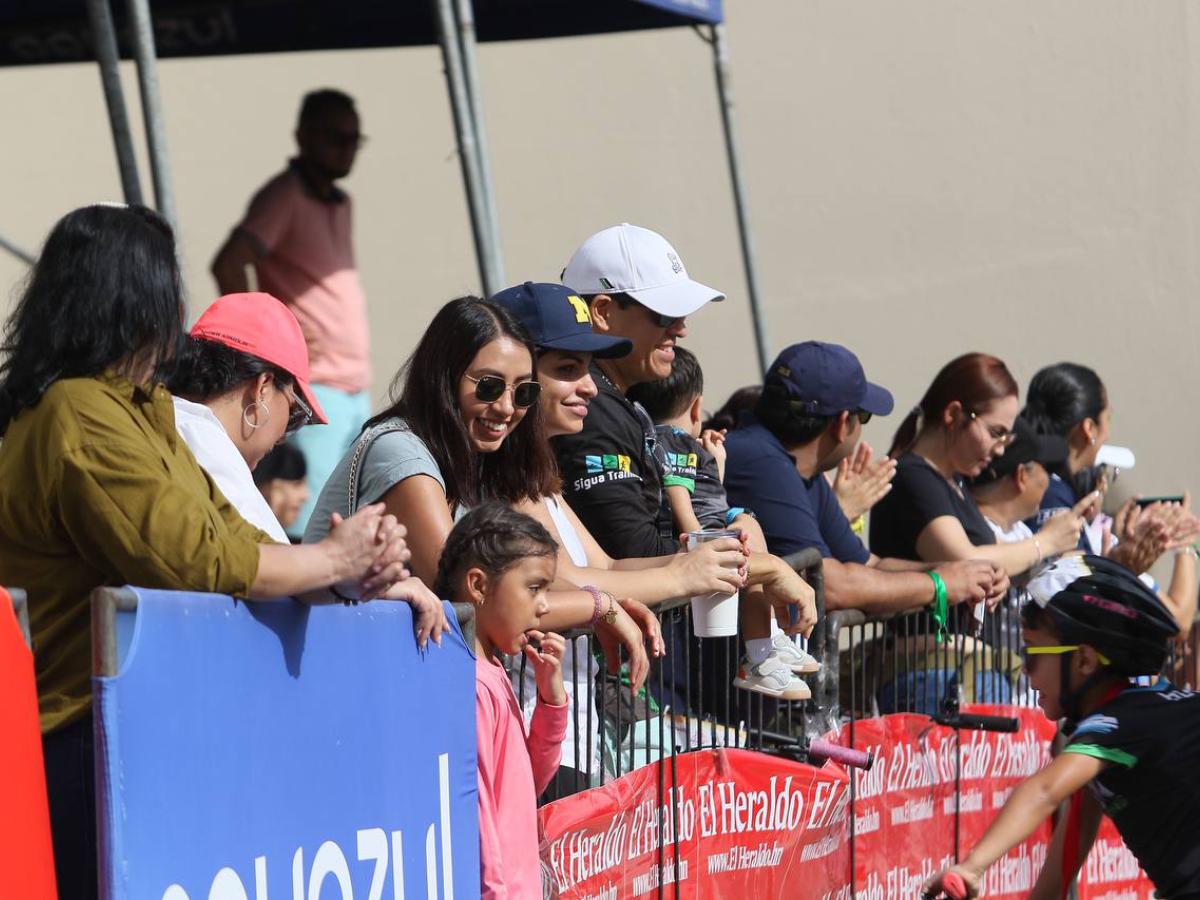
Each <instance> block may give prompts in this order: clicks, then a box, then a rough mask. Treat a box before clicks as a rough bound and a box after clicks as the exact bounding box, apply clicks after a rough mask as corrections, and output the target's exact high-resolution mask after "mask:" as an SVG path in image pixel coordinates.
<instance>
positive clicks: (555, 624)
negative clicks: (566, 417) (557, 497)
mask: <svg viewBox="0 0 1200 900" xmlns="http://www.w3.org/2000/svg"><path fill="white" fill-rule="evenodd" d="M536 355H537V354H536V348H535V347H534V345H533V343H532V341H530V339H529V335H528V334H527V332H526V331H525V328H524V326H522V325H521V323H520V322H519V321H518V320H517V319H516V317H514V316H513V314H512V313H511V312H509V311H508V310H507V309H505V308H504V307H502V306H498V305H497V304H494V303H490V302H488V301H486V300H482V299H480V298H479V297H459V298H458V299H456V300H451V301H450V302H449V303H447V304H446V305H445V306H443V307H442V308H441V310H440V311H439V312H438V313H437V315H436V316H434V318H433V321H432V322H430V324H429V327H428V328H427V329H426V330H425V333H424V335H422V337H421V340H420V342H418V344H417V347H416V349H415V350H414V351H413V354H412V356H411V357H409V359H408V361H407V362H406V363H405V364H404V366H403V367H402V368H401V369H400V371H399V372H398V373H397V375H396V377H395V379H394V380H393V382H392V396H393V398H394V399H393V401H392V404H391V405H390V406H389V407H388V408H387V409H385V410H384V411H383V412H381V413H380V414H379V415H377V416H375V417H374V418H372V419H370V420H368V421H367V423H366V425H365V426H364V427H363V431H362V434H360V435H359V437H358V439H357V440H356V441H355V442H354V444H352V445H351V447H350V449H349V451H347V453H346V455H345V456H344V457H343V458H342V460H341V462H339V463H338V464H337V466H336V467H335V468H334V470H333V475H331V476H330V478H329V481H328V482H326V484H325V487H324V488H323V489H322V491H321V495H320V497H319V498H318V499H317V504H316V511H315V513H314V514H313V517H312V519H311V520H310V521H309V525H308V529H307V531H306V532H305V535H304V540H305V541H306V542H307V541H311V540H316V539H319V538H320V537H321V536H322V535H323V534H324V528H323V526H322V523H323V522H326V521H328V519H329V516H330V515H331V514H334V513H339V514H341V515H347V514H349V513H350V512H351V511H353V509H354V508H356V507H357V506H358V505H359V504H362V503H373V502H376V501H382V502H383V503H384V504H385V505H386V507H387V510H388V512H390V513H392V514H393V515H395V516H396V517H397V518H398V519H399V520H400V521H401V522H403V523H404V524H405V525H406V526H407V528H408V542H409V548H410V549H411V551H412V570H413V573H414V574H415V575H417V577H418V578H421V579H422V580H423V581H425V582H426V583H427V584H429V583H432V579H433V578H434V577H435V576H436V575H437V567H438V560H439V558H440V557H441V553H442V547H443V546H444V545H445V543H446V538H447V537H448V536H449V534H450V530H451V529H452V528H453V526H454V522H455V521H457V520H458V519H459V518H461V517H462V516H463V515H464V514H465V513H466V512H467V511H468V510H470V509H471V508H472V507H474V506H477V505H478V504H479V503H480V502H482V501H484V500H503V501H505V502H506V503H508V504H510V505H513V506H517V505H520V504H522V503H525V502H527V501H538V500H539V499H540V498H541V497H546V496H550V495H553V494H557V493H558V491H559V479H558V468H557V466H556V464H555V461H554V457H553V456H552V455H551V453H550V450H549V447H548V446H547V443H546V441H545V438H544V435H543V425H542V415H543V412H542V409H541V407H540V404H539V403H538V397H539V394H540V392H541V385H540V384H539V383H538V380H537V365H536ZM597 607H598V604H594V602H593V598H592V597H591V596H590V595H588V594H587V593H585V592H583V591H578V590H556V591H554V592H552V593H551V594H550V612H549V613H547V615H546V616H544V617H543V623H544V624H545V627H546V628H548V629H550V630H551V631H563V630H569V629H571V628H579V627H585V626H588V625H589V624H591V625H593V626H601V628H600V632H601V637H602V639H604V640H608V641H613V640H619V641H620V642H621V643H623V644H624V645H625V646H626V647H627V648H628V650H629V652H630V656H631V661H630V668H631V673H632V676H633V680H634V683H635V684H640V682H641V680H642V679H644V678H645V675H646V672H647V671H648V669H649V661H648V659H647V656H646V650H645V648H644V646H643V645H642V635H641V632H640V631H639V625H638V624H637V623H635V622H634V620H633V619H632V618H630V615H629V613H628V612H627V611H626V610H625V609H623V608H622V607H621V605H620V604H618V603H616V601H615V598H614V599H612V600H610V601H609V602H608V603H607V605H606V606H605V607H604V608H603V609H602V610H600V612H601V613H602V614H603V615H602V617H601V616H597V615H595V612H596V610H597ZM646 618H647V619H649V620H650V621H649V622H643V624H645V625H647V626H649V625H650V622H652V621H653V619H652V617H646ZM610 645H611V644H610ZM614 649H615V647H614ZM614 659H615V656H614Z"/></svg>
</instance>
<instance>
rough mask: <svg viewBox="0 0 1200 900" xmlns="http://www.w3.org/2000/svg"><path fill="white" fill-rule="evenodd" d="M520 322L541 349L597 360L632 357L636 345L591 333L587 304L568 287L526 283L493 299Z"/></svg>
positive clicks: (503, 291)
mask: <svg viewBox="0 0 1200 900" xmlns="http://www.w3.org/2000/svg"><path fill="white" fill-rule="evenodd" d="M492 302H493V303H498V304H499V305H501V306H503V307H504V308H506V309H507V310H508V311H509V312H511V313H512V314H513V315H514V316H516V317H517V318H518V319H520V320H521V324H522V325H524V326H525V328H526V330H527V331H528V332H529V336H530V337H531V338H533V342H534V343H535V344H536V345H537V346H538V347H539V348H541V349H546V350H567V351H572V350H573V351H575V352H577V353H590V354H592V355H593V356H595V357H596V358H597V359H616V358H618V357H621V356H627V355H629V352H630V351H631V350H632V349H633V342H632V341H630V340H628V339H626V338H619V337H607V336H606V335H603V334H596V333H595V332H593V331H592V314H591V312H590V311H589V310H588V305H587V301H585V300H584V299H583V298H582V297H580V296H579V295H577V294H576V293H575V292H574V291H573V290H571V289H570V288H569V287H566V286H565V285H561V284H550V283H548V282H547V283H539V282H533V281H526V282H525V283H524V284H518V285H516V286H515V287H510V288H505V289H504V290H502V291H500V292H499V293H497V294H496V295H495V296H494V297H492Z"/></svg>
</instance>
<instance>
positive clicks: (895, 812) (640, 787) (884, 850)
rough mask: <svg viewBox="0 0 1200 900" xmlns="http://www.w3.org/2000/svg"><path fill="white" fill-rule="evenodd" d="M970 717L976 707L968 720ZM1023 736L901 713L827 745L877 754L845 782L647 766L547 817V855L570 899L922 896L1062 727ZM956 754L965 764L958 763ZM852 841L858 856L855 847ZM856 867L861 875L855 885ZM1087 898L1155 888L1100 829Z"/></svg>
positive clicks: (1018, 871)
mask: <svg viewBox="0 0 1200 900" xmlns="http://www.w3.org/2000/svg"><path fill="white" fill-rule="evenodd" d="M964 711H966V710H964ZM970 711H971V712H977V713H984V714H992V715H1005V716H1013V717H1016V718H1018V719H1019V720H1020V726H1021V727H1020V729H1019V730H1018V731H1017V732H1016V733H1015V734H998V733H992V732H971V731H963V732H961V744H960V743H959V741H960V736H959V735H956V733H955V731H954V730H953V729H951V728H946V727H944V726H941V725H936V724H934V723H933V722H932V721H931V720H930V719H929V718H928V717H926V716H918V715H909V714H900V715H889V716H884V717H881V718H875V719H865V720H860V721H857V722H855V723H854V729H853V741H851V729H850V726H849V725H846V726H844V727H843V728H842V729H840V730H839V731H838V732H835V733H834V734H832V735H830V736H829V738H830V739H831V740H833V741H835V742H837V743H840V744H843V745H845V746H851V745H853V746H854V747H856V748H858V749H862V750H869V751H870V752H871V753H872V754H873V755H874V757H875V764H874V766H873V767H872V768H871V769H870V770H868V771H854V772H853V773H852V774H853V777H854V779H855V784H854V788H855V790H854V794H855V798H854V803H853V807H852V806H851V801H850V793H851V792H850V780H849V779H850V777H851V776H850V775H848V774H847V771H845V770H843V769H842V768H841V767H839V766H837V765H835V764H833V763H829V764H827V765H825V766H824V767H823V768H819V769H818V768H815V767H813V766H810V765H804V764H800V763H796V762H791V761H789V760H785V759H780V758H778V757H774V756H767V755H765V754H761V753H754V752H750V751H746V750H734V749H718V750H700V751H694V752H691V753H685V754H680V755H678V756H676V757H674V758H673V759H672V758H668V759H666V760H664V761H662V762H658V763H654V764H652V765H649V766H644V767H642V768H640V769H637V770H635V771H633V772H631V773H630V774H628V775H626V776H624V777H623V778H619V779H617V780H616V781H614V782H612V783H610V784H607V785H605V786H603V787H600V788H594V789H592V790H590V791H585V792H584V793H581V794H576V795H575V796H572V797H568V798H566V799H564V800H559V801H557V802H555V803H551V804H548V805H547V806H545V807H543V808H542V809H541V811H540V816H541V825H542V830H543V834H544V835H545V841H544V844H543V856H544V859H545V861H546V863H547V864H548V865H549V866H550V868H551V870H552V871H553V872H554V874H555V876H556V878H557V879H558V884H559V891H560V896H561V897H563V898H572V900H616V898H623V897H634V898H636V897H644V896H657V895H658V889H659V886H660V885H663V886H669V887H670V890H669V891H664V892H663V895H664V896H670V897H675V896H676V893H675V892H676V885H678V896H680V897H687V898H690V897H698V898H699V897H702V898H736V900H744V898H746V897H812V898H820V900H841V898H846V900H848V898H850V897H852V896H853V897H855V898H864V900H885V898H893V897H916V896H919V893H920V886H921V883H922V882H923V881H924V880H925V879H926V878H927V877H928V876H929V875H930V874H931V873H932V872H934V871H936V870H937V869H939V868H941V867H942V866H943V865H947V864H949V863H950V862H952V861H953V860H954V859H955V856H956V847H955V842H956V840H957V842H958V850H960V851H962V852H965V851H966V850H967V849H968V848H969V847H970V846H971V845H972V844H973V843H974V842H975V841H977V840H978V839H979V838H980V837H981V836H982V834H983V832H984V831H985V830H986V828H987V826H988V824H989V823H990V822H991V821H992V819H993V818H994V817H995V815H996V813H997V812H998V811H999V809H1000V807H1002V806H1003V805H1004V801H1005V800H1006V799H1007V798H1008V795H1009V794H1010V793H1011V791H1012V789H1013V788H1014V787H1015V786H1016V785H1017V784H1019V783H1020V782H1021V781H1022V780H1023V779H1024V778H1026V777H1028V776H1029V775H1031V774H1032V773H1034V772H1036V771H1037V770H1038V769H1040V768H1041V767H1042V766H1043V765H1045V764H1046V762H1047V761H1048V760H1049V745H1050V740H1051V738H1052V737H1053V736H1054V726H1053V724H1051V723H1050V722H1048V721H1047V720H1046V719H1045V717H1044V716H1042V714H1041V712H1040V711H1039V710H1036V709H1024V708H1013V707H988V706H974V707H971V708H970ZM956 749H957V753H958V760H957V765H956V758H955V757H956ZM852 841H853V854H852V853H851V842H852ZM1049 842H1050V825H1049V823H1048V822H1047V823H1046V824H1045V825H1043V826H1042V827H1041V828H1040V829H1039V830H1038V831H1037V833H1035V834H1034V835H1033V836H1032V837H1031V838H1030V839H1029V840H1027V841H1026V842H1025V843H1023V844H1021V845H1020V846H1018V847H1016V848H1014V849H1013V850H1012V851H1011V852H1010V853H1009V854H1008V855H1007V856H1005V857H1004V858H1003V859H1002V860H1000V861H999V862H997V863H996V864H995V865H994V866H992V867H991V869H989V870H988V873H987V877H986V881H985V884H984V889H985V894H984V896H987V897H989V898H1000V900H1003V898H1018V897H1025V896H1027V895H1028V893H1029V890H1030V888H1031V887H1032V886H1033V883H1034V881H1036V879H1037V876H1038V873H1039V872H1040V871H1041V867H1042V864H1043V862H1044V861H1045V859H1046V853H1047V849H1048V846H1049ZM852 859H853V865H854V871H855V878H854V881H853V885H852V884H851V878H850V871H851V869H850V867H851V860H852ZM1079 895H1080V897H1081V898H1082V900H1089V898H1090V900H1118V898H1119V900H1134V898H1143V897H1150V896H1152V888H1151V886H1150V883H1149V881H1148V880H1146V878H1145V876H1144V874H1142V872H1141V871H1140V869H1138V867H1137V864H1136V862H1135V861H1134V860H1133V858H1132V856H1131V855H1130V854H1129V851H1128V850H1127V849H1126V848H1125V846H1124V844H1123V843H1121V840H1120V837H1119V836H1118V835H1117V834H1116V831H1115V829H1113V827H1112V825H1111V823H1109V822H1107V820H1106V821H1105V824H1104V827H1103V828H1102V829H1101V832H1100V837H1099V839H1098V840H1097V843H1096V848H1095V849H1094V851H1093V853H1092V855H1091V856H1090V857H1089V858H1088V861H1087V864H1086V866H1085V868H1084V871H1083V873H1082V875H1081V878H1080V894H1079Z"/></svg>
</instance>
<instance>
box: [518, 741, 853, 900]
mask: <svg viewBox="0 0 1200 900" xmlns="http://www.w3.org/2000/svg"><path fill="white" fill-rule="evenodd" d="M848 802H849V789H848V779H847V778H846V775H845V773H843V772H842V771H841V770H840V769H839V768H837V767H836V766H829V767H827V768H826V769H815V768H813V767H812V766H807V765H801V764H799V763H794V762H788V761H786V760H780V759H778V758H776V757H771V756H765V755H763V754H760V753H750V752H748V751H745V750H701V751H697V752H694V753H686V754H682V755H680V756H677V757H675V758H674V759H673V760H671V759H668V760H666V761H665V762H658V763H654V764H652V765H649V766H645V767H643V768H641V769H637V770H635V771H634V772H632V773H631V774H629V775H626V776H625V777H624V778H620V779H618V780H617V781H614V782H612V783H611V784H608V785H605V786H604V787H600V788H595V789H593V790H590V791H586V792H584V793H582V794H577V795H575V796H574V797H568V798H566V799H565V800H559V801H558V802H556V803H551V804H549V805H547V806H545V807H543V808H542V810H541V822H542V826H543V830H544V834H545V835H546V839H547V845H546V847H545V848H544V858H545V859H546V861H547V862H548V863H549V864H550V867H551V869H552V870H553V871H554V874H555V877H556V878H557V879H558V883H559V890H560V892H561V896H563V897H575V898H580V900H584V898H586V900H610V898H616V897H641V896H645V895H650V894H652V893H653V894H657V889H658V886H659V884H660V883H661V884H663V885H674V884H676V883H678V885H679V896H681V897H699V896H703V897H706V898H708V897H712V898H718V897H730V898H733V897H737V898H739V900H744V898H745V897H746V896H747V893H749V896H753V897H782V896H788V895H789V889H785V885H790V886H791V889H794V887H795V885H797V884H804V886H805V888H804V893H805V895H806V896H810V897H823V896H834V895H836V894H842V893H844V891H845V889H846V885H845V880H846V874H847V867H848V862H849V845H848V844H847V842H846V841H845V839H844V833H845V828H846V807H847V805H848ZM675 835H678V841H676V840H674V837H675ZM671 890H672V892H671V894H670V896H672V897H674V896H675V893H674V890H675V889H674V887H672V889H671Z"/></svg>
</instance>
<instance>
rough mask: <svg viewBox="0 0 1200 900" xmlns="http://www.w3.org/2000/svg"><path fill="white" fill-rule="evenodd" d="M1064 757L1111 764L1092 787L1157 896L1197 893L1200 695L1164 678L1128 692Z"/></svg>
mask: <svg viewBox="0 0 1200 900" xmlns="http://www.w3.org/2000/svg"><path fill="white" fill-rule="evenodd" d="M1064 752H1066V753H1082V754H1084V755H1086V756H1092V757H1095V758H1097V759H1102V760H1104V761H1105V762H1107V763H1109V765H1108V766H1107V767H1106V768H1105V769H1104V771H1103V772H1101V773H1100V775H1098V776H1097V777H1096V778H1094V779H1093V780H1092V782H1091V785H1090V787H1091V789H1092V791H1093V792H1094V793H1095V794H1096V796H1097V798H1098V799H1099V800H1100V803H1101V804H1102V805H1103V807H1104V811H1105V812H1106V813H1107V814H1108V816H1109V818H1111V819H1112V821H1113V824H1114V825H1116V826H1117V830H1118V831H1120V832H1121V837H1122V838H1124V840H1125V844H1126V846H1127V847H1129V849H1130V851H1132V852H1133V855H1134V856H1136V857H1137V860H1138V862H1139V863H1140V864H1141V866H1142V868H1143V869H1145V870H1146V874H1147V875H1149V876H1150V879H1151V880H1152V881H1153V882H1154V884H1155V887H1156V888H1157V889H1158V893H1159V896H1161V897H1179V896H1182V895H1187V894H1192V893H1197V892H1200V840H1198V839H1197V822H1198V821H1200V777H1198V776H1200V694H1196V693H1193V692H1192V691H1189V690H1184V689H1182V688H1176V687H1174V686H1173V685H1172V684H1171V683H1170V682H1169V681H1167V680H1166V679H1165V678H1160V679H1159V680H1158V682H1157V683H1156V684H1153V685H1149V686H1145V687H1129V688H1126V689H1125V690H1123V691H1121V693H1120V694H1118V695H1117V696H1116V697H1114V698H1113V699H1111V700H1109V701H1108V702H1106V703H1103V704H1101V706H1100V708H1099V709H1097V710H1095V711H1094V712H1093V713H1092V714H1091V715H1089V716H1087V717H1086V718H1084V719H1083V720H1082V721H1081V722H1080V723H1079V725H1078V726H1077V727H1076V728H1075V731H1074V733H1073V734H1072V735H1071V738H1070V742H1069V743H1068V744H1067V747H1066V749H1065V751H1064Z"/></svg>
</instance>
